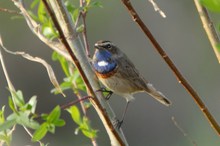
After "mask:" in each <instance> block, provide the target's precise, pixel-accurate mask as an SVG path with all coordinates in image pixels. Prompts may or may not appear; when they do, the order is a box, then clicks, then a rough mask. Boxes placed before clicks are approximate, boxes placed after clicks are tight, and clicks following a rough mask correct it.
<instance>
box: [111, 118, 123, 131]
mask: <svg viewBox="0 0 220 146" xmlns="http://www.w3.org/2000/svg"><path fill="white" fill-rule="evenodd" d="M122 124H123V120H121V121H120V120H118V119H116V120H115V121H114V122H113V125H114V127H115V128H116V129H120V128H121V126H122Z"/></svg>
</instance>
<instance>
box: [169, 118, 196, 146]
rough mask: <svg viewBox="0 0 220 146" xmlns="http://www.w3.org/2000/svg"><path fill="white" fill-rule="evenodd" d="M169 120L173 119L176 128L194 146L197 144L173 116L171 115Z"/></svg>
mask: <svg viewBox="0 0 220 146" xmlns="http://www.w3.org/2000/svg"><path fill="white" fill-rule="evenodd" d="M171 120H172V121H173V124H174V125H175V126H176V128H177V129H178V130H179V131H180V132H181V133H182V134H183V136H185V137H186V138H187V139H188V140H189V141H190V142H191V143H192V144H193V145H194V146H197V143H196V141H195V140H193V139H192V138H191V137H190V136H189V135H188V134H187V133H186V132H185V131H184V129H183V128H182V127H181V126H180V125H179V124H178V122H177V121H176V119H175V118H174V116H172V117H171Z"/></svg>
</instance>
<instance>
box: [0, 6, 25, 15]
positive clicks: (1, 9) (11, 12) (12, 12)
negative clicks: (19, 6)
mask: <svg viewBox="0 0 220 146" xmlns="http://www.w3.org/2000/svg"><path fill="white" fill-rule="evenodd" d="M0 11H2V12H6V13H10V14H16V15H21V14H20V13H19V12H17V11H14V10H9V9H5V8H0Z"/></svg>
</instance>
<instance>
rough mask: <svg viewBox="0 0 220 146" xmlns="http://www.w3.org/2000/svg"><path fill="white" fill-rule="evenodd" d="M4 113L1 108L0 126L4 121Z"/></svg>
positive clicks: (3, 109) (3, 108)
mask: <svg viewBox="0 0 220 146" xmlns="http://www.w3.org/2000/svg"><path fill="white" fill-rule="evenodd" d="M4 112H5V106H3V107H2V110H0V124H2V123H3V122H4V121H5V116H4Z"/></svg>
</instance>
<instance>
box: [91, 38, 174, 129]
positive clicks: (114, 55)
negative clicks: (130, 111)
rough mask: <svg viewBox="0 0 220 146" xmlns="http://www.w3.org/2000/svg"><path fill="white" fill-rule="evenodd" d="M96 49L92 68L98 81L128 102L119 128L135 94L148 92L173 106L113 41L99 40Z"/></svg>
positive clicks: (165, 103) (166, 104) (163, 102)
mask: <svg viewBox="0 0 220 146" xmlns="http://www.w3.org/2000/svg"><path fill="white" fill-rule="evenodd" d="M94 48H95V52H94V55H93V57H92V66H93V69H94V71H95V74H96V75H97V77H98V79H99V80H100V81H101V83H102V84H103V85H104V86H105V87H106V88H107V89H109V90H110V91H109V92H110V93H112V92H113V93H115V94H117V95H119V96H122V97H124V98H125V99H126V101H127V102H126V103H127V104H126V106H125V109H124V112H123V115H122V119H121V121H118V123H119V127H120V126H121V124H122V123H123V121H124V117H125V113H126V111H127V108H128V105H129V103H130V102H131V101H133V100H134V94H135V93H138V92H146V93H148V94H149V95H150V96H152V97H153V98H154V99H156V100H157V101H159V102H160V103H162V104H164V105H165V106H170V105H171V102H170V101H169V100H168V98H167V97H166V96H165V95H164V94H162V93H161V92H160V91H158V90H156V89H155V88H154V86H153V85H152V84H151V83H149V82H148V81H147V80H145V78H144V77H143V76H142V75H141V74H140V73H139V71H138V70H137V69H136V67H135V65H134V64H133V63H132V61H131V60H130V59H129V58H128V57H127V55H126V54H125V53H123V52H122V51H121V50H120V49H119V48H118V47H117V46H116V45H114V44H113V43H112V42H111V41H107V40H99V41H97V42H96V43H95V45H94ZM102 91H108V90H106V89H105V90H102Z"/></svg>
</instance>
